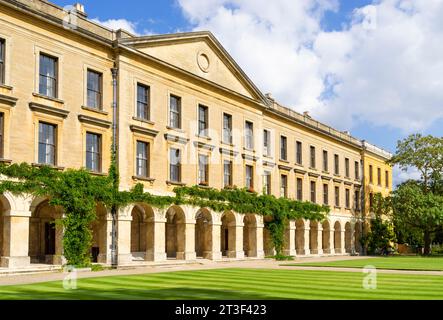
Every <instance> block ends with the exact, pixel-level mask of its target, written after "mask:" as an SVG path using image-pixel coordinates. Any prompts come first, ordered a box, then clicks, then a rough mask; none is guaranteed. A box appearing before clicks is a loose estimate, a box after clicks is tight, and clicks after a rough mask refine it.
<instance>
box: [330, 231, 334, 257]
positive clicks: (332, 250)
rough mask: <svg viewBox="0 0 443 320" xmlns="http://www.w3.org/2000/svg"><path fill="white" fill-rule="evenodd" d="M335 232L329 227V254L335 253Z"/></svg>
mask: <svg viewBox="0 0 443 320" xmlns="http://www.w3.org/2000/svg"><path fill="white" fill-rule="evenodd" d="M334 239H335V232H334V229H333V228H331V229H329V248H330V252H329V253H330V254H335V246H334Z"/></svg>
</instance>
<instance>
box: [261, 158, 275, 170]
mask: <svg viewBox="0 0 443 320" xmlns="http://www.w3.org/2000/svg"><path fill="white" fill-rule="evenodd" d="M263 165H264V166H266V167H271V168H274V167H275V166H276V163H274V162H269V161H266V160H263Z"/></svg>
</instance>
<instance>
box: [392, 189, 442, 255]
mask: <svg viewBox="0 0 443 320" xmlns="http://www.w3.org/2000/svg"><path fill="white" fill-rule="evenodd" d="M392 206H393V210H394V214H393V221H394V224H395V225H396V227H397V228H398V230H399V231H400V232H402V233H404V234H409V235H414V234H416V233H418V232H421V234H422V235H423V241H424V253H425V254H429V253H430V246H431V240H432V239H431V237H432V235H433V234H434V233H435V232H436V231H438V230H439V229H440V228H441V226H442V225H443V196H442V195H438V194H434V193H433V192H430V191H425V188H424V187H423V185H422V183H420V182H417V181H407V182H405V183H403V184H401V185H400V186H399V187H398V188H397V190H395V191H394V192H393V195H392Z"/></svg>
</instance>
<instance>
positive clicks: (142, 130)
mask: <svg viewBox="0 0 443 320" xmlns="http://www.w3.org/2000/svg"><path fill="white" fill-rule="evenodd" d="M129 128H130V129H131V131H132V132H135V133H140V134H143V135H145V136H150V137H156V136H157V135H158V133H159V131H157V130H152V129H148V128H143V127H140V126H135V125H130V126H129Z"/></svg>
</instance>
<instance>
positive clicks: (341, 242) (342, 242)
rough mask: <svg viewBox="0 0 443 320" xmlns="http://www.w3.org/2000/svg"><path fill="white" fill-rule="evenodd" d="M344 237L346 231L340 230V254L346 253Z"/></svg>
mask: <svg viewBox="0 0 443 320" xmlns="http://www.w3.org/2000/svg"><path fill="white" fill-rule="evenodd" d="M343 229H344V228H343ZM345 235H346V230H341V232H340V246H341V248H340V251H341V252H340V253H341V254H345V253H346V248H345Z"/></svg>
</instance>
